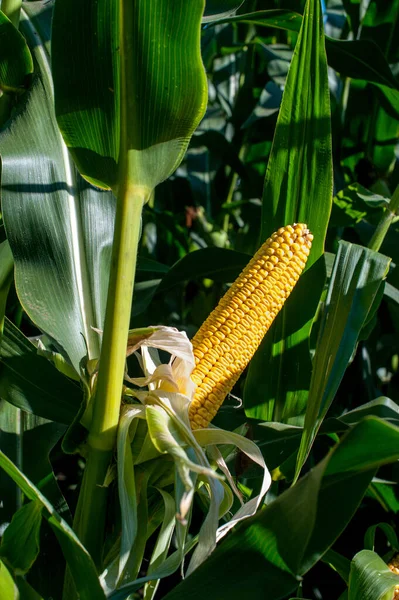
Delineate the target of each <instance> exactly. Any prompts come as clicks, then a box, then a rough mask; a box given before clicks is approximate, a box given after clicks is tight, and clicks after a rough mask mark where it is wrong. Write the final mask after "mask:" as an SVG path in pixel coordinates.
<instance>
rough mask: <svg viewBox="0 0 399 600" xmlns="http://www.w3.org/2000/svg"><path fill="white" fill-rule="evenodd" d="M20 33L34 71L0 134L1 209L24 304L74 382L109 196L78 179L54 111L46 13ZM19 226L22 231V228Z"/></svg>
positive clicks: (105, 244) (95, 345) (89, 343)
mask: <svg viewBox="0 0 399 600" xmlns="http://www.w3.org/2000/svg"><path fill="white" fill-rule="evenodd" d="M31 6H32V5H31V4H26V5H25V7H24V12H23V15H22V16H23V20H22V22H21V29H22V31H23V32H24V34H25V35H26V38H27V40H28V43H29V44H31V45H32V48H33V50H32V52H33V55H34V58H35V60H36V64H37V71H38V74H37V77H36V78H35V80H34V83H33V86H32V88H31V90H30V91H29V93H28V97H27V101H26V106H25V107H24V109H23V110H22V112H20V113H19V114H17V115H16V116H15V118H14V120H13V121H12V127H11V128H9V129H6V130H5V131H4V132H3V133H2V134H1V135H0V145H1V151H2V161H3V165H2V205H3V212H4V223H5V226H6V231H7V236H8V240H9V242H10V246H11V250H12V252H13V255H14V260H15V283H16V288H17V292H18V295H19V298H20V300H21V303H22V305H23V307H24V309H25V310H26V312H27V313H28V315H29V316H30V317H31V319H32V320H33V321H34V323H35V324H36V325H37V326H38V327H39V329H41V330H42V331H44V332H46V333H47V334H48V335H49V336H50V337H51V338H52V339H53V340H54V341H55V344H56V346H57V348H58V350H59V351H60V352H61V353H63V354H64V356H66V357H68V358H69V360H70V362H71V363H72V365H73V367H74V368H75V371H76V372H77V373H78V375H80V374H81V366H82V364H81V361H82V359H83V358H85V357H86V356H88V358H89V359H90V358H94V359H95V358H98V357H99V347H100V337H99V335H98V333H96V332H95V331H93V327H96V328H98V329H102V328H103V320H104V313H105V302H106V291H107V285H108V277H109V262H110V252H111V244H112V236H113V226H114V213H115V207H114V202H115V201H114V199H113V198H112V196H111V194H107V193H102V192H100V191H98V190H95V189H93V188H91V187H90V186H89V185H88V184H87V183H86V182H85V181H84V180H83V179H82V178H81V177H80V176H79V175H78V174H77V172H76V169H75V167H74V166H73V163H72V160H71V157H70V156H69V155H68V152H67V149H66V146H65V144H64V143H63V140H62V137H61V135H60V133H59V131H58V127H57V123H56V120H55V116H54V109H53V92H52V81H51V76H50V57H49V55H48V53H47V51H46V47H45V41H46V39H48V36H49V24H48V22H47V21H46V12H45V11H44V10H43V13H42V14H41V15H39V16H36V19H35V21H33V20H32V19H30V18H29V16H28V15H30V14H31V11H32V12H33V13H34V8H31ZM22 222H23V224H24V226H23V227H21V223H22Z"/></svg>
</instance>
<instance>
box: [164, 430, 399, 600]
mask: <svg viewBox="0 0 399 600" xmlns="http://www.w3.org/2000/svg"><path fill="white" fill-rule="evenodd" d="M370 440H373V452H372V453H371V452H370ZM398 442H399V429H397V428H396V427H392V426H391V425H388V424H386V423H384V422H383V421H379V420H378V419H374V418H369V419H366V420H364V421H362V422H361V423H359V424H358V425H356V426H355V427H354V428H353V429H352V430H351V431H350V432H349V433H348V434H346V435H345V436H344V438H343V439H342V440H341V442H340V443H339V444H337V446H335V448H334V450H333V451H332V452H331V453H329V454H328V455H327V456H326V457H325V458H324V460H323V461H322V462H320V463H319V464H318V465H317V466H316V467H315V468H314V469H313V470H312V471H311V472H310V473H308V474H307V475H306V476H305V477H303V478H302V479H301V480H300V481H299V482H298V483H297V484H296V485H295V486H293V487H291V488H290V489H289V490H287V491H285V492H284V493H283V494H281V495H280V496H279V497H278V498H277V499H275V500H273V502H271V503H270V504H269V505H268V506H267V507H266V508H264V509H263V510H262V511H261V512H259V513H258V514H257V515H256V516H255V517H253V518H252V519H248V521H244V522H243V523H242V524H241V525H239V526H238V527H237V529H236V530H235V531H234V532H233V533H231V534H230V535H229V537H228V538H227V539H226V540H225V541H224V542H223V543H222V544H221V545H220V546H219V547H218V548H217V549H216V550H215V551H214V553H213V554H212V556H211V557H210V558H209V559H208V560H207V561H206V562H205V563H204V564H203V565H201V566H200V567H199V568H198V569H197V570H196V571H195V572H194V573H192V575H190V577H188V578H187V579H185V580H184V581H183V582H182V583H180V584H179V585H178V586H176V587H175V588H174V589H173V590H172V591H171V592H170V593H169V594H167V596H166V597H165V600H177V599H178V598H188V597H190V598H191V599H192V600H197V599H198V600H199V599H200V598H207V599H208V600H219V599H220V598H222V597H223V598H229V600H242V597H243V594H244V595H245V596H248V597H250V598H251V600H263V599H264V597H265V589H267V599H268V600H278V599H281V598H284V597H286V596H288V594H290V593H292V592H294V591H295V590H296V589H297V586H298V579H299V578H300V577H303V576H304V574H305V573H306V572H307V571H308V570H309V569H310V568H311V567H312V566H313V565H314V564H315V563H316V562H317V561H318V560H319V559H320V558H321V556H323V554H324V553H325V552H326V550H327V549H328V548H329V547H330V546H331V545H332V544H333V542H334V541H335V540H336V538H337V537H338V536H339V535H340V533H341V532H342V530H343V529H344V528H345V526H346V525H347V523H348V522H349V521H350V520H351V518H352V516H353V514H354V512H355V510H356V509H357V507H358V505H359V503H360V501H361V499H362V497H363V495H364V493H365V491H366V489H367V486H368V484H369V483H370V481H371V479H372V477H373V475H374V473H375V469H376V468H377V467H378V466H379V465H381V464H386V463H388V462H395V461H396V460H397V458H398V456H399V454H398V448H399V445H398ZM374 450H375V452H374ZM298 515H301V518H300V519H299V518H298Z"/></svg>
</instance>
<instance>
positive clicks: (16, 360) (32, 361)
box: [0, 319, 83, 425]
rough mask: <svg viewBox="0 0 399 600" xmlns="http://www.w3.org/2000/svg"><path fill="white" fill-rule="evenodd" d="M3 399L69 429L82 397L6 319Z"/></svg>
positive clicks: (0, 371) (0, 377)
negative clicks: (62, 424) (67, 426)
mask: <svg viewBox="0 0 399 600" xmlns="http://www.w3.org/2000/svg"><path fill="white" fill-rule="evenodd" d="M0 398H1V399H2V400H7V402H10V403H11V404H13V405H14V406H16V407H17V408H21V409H22V410H24V411H26V412H28V413H33V414H35V415H38V416H39V417H43V418H45V419H50V420H51V421H57V422H59V423H65V424H66V425H70V424H71V422H72V421H73V419H74V418H75V416H76V414H77V413H78V411H79V409H80V406H81V404H82V401H83V393H82V390H81V389H80V387H79V386H78V385H76V383H74V382H73V381H71V380H70V379H68V378H66V377H65V376H63V375H61V373H60V372H59V371H57V369H56V368H55V367H54V366H53V365H52V364H51V363H50V362H49V361H48V360H46V359H45V358H43V357H42V356H39V355H38V354H37V349H36V347H35V346H34V345H33V344H32V343H31V342H30V341H29V340H28V339H27V338H26V337H25V336H24V335H23V333H22V332H21V331H19V329H18V328H17V327H15V325H13V324H12V323H11V322H10V321H9V320H8V319H6V321H5V328H4V335H3V343H2V346H1V350H0Z"/></svg>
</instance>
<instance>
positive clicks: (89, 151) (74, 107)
mask: <svg viewBox="0 0 399 600" xmlns="http://www.w3.org/2000/svg"><path fill="white" fill-rule="evenodd" d="M204 5H205V2H204V0H192V1H191V2H187V1H186V0H174V2H170V1H169V0H138V1H137V2H133V3H132V2H131V1H130V0H123V1H122V2H119V3H118V2H117V0H95V1H94V0H90V1H86V2H81V0H58V1H57V3H56V7H55V12H54V20H53V41H52V53H53V60H52V67H53V77H54V86H55V91H56V97H55V103H56V113H57V119H58V124H59V127H60V129H61V131H62V133H63V136H64V139H65V141H66V143H67V145H68V147H69V148H70V151H71V153H72V155H73V156H74V159H75V161H76V164H77V165H78V168H79V170H80V172H81V173H82V174H83V175H84V176H85V177H86V178H87V179H89V180H90V181H92V182H94V183H95V184H97V185H100V186H102V187H111V188H113V189H114V190H117V189H118V186H119V185H120V184H121V181H122V180H123V179H126V178H127V180H128V181H129V182H130V184H131V185H134V186H142V187H144V188H145V189H146V190H152V189H153V188H154V187H155V186H156V185H157V184H158V183H160V182H161V181H163V180H164V179H166V178H167V177H168V176H169V175H170V174H171V173H172V172H173V171H174V170H175V169H176V167H177V166H178V164H179V163H180V161H181V159H182V158H183V155H184V152H185V150H186V148H187V145H188V142H189V139H190V137H191V135H192V133H193V131H194V129H195V128H196V126H197V125H198V123H199V121H200V119H201V117H202V115H203V113H204V110H205V106H206V100H207V93H206V79H205V73H204V68H203V65H202V61H201V55H200V27H199V25H200V21H201V17H202V13H203V10H204Z"/></svg>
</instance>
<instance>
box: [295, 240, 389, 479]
mask: <svg viewBox="0 0 399 600" xmlns="http://www.w3.org/2000/svg"><path fill="white" fill-rule="evenodd" d="M390 262H391V259H390V258H387V257H386V256H383V255H382V254H378V253H377V252H373V251H372V250H368V249H367V248H363V247H362V246H357V245H355V244H350V243H348V242H340V244H339V248H338V252H337V255H336V258H335V263H334V268H333V273H332V275H331V280H330V284H329V288H328V294H327V299H326V305H325V309H324V313H323V319H322V323H321V326H320V330H319V337H318V340H317V344H316V350H315V356H314V359H313V373H312V380H311V384H310V390H309V399H308V405H307V409H306V416H305V425H304V431H303V436H302V440H301V446H300V450H299V454H298V461H297V475H298V474H299V471H300V469H301V468H302V466H303V464H304V462H305V460H306V458H307V456H308V454H309V451H310V448H311V446H312V443H313V440H314V438H315V436H316V433H317V430H318V428H319V427H320V424H321V422H322V420H323V418H324V416H325V415H326V413H327V410H328V409H329V407H330V405H331V403H332V401H333V399H334V396H335V394H336V392H337V389H338V387H339V384H340V383H341V380H342V377H343V376H344V373H345V370H346V368H347V366H348V364H349V362H350V360H351V357H352V355H353V352H354V351H355V349H356V344H357V342H358V338H359V334H360V332H361V330H362V328H363V327H364V325H365V323H366V322H367V321H368V320H369V318H370V316H371V315H372V314H374V311H375V306H374V303H375V300H376V298H377V297H378V295H379V293H380V290H381V285H383V279H384V278H385V276H386V274H387V272H388V268H389V264H390ZM371 311H372V312H371Z"/></svg>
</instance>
